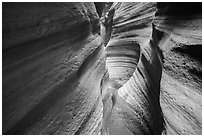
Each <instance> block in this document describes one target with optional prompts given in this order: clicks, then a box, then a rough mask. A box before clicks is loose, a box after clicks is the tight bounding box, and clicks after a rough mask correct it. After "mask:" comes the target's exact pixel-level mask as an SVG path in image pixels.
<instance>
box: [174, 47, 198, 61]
mask: <svg viewBox="0 0 204 137" xmlns="http://www.w3.org/2000/svg"><path fill="white" fill-rule="evenodd" d="M173 51H175V52H179V53H182V54H186V55H188V56H190V57H192V58H194V59H196V60H197V61H199V62H200V63H202V45H184V46H181V47H176V48H174V49H173Z"/></svg>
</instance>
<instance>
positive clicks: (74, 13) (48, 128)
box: [2, 3, 105, 134]
mask: <svg viewBox="0 0 204 137" xmlns="http://www.w3.org/2000/svg"><path fill="white" fill-rule="evenodd" d="M95 27H98V15H97V13H96V10H95V6H94V4H93V3H3V80H2V81H3V94H2V98H3V100H2V101H3V111H2V114H3V120H2V122H3V134H98V133H99V129H100V119H101V117H102V105H101V102H100V101H99V98H100V96H99V95H100V81H101V78H102V76H103V73H104V71H105V56H104V49H103V46H102V45H101V40H100V37H99V35H98V34H95V33H92V30H94V29H96V28H95ZM93 82H94V84H93ZM95 117H96V118H95ZM93 121H94V122H93ZM73 123H74V124H73Z"/></svg>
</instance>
